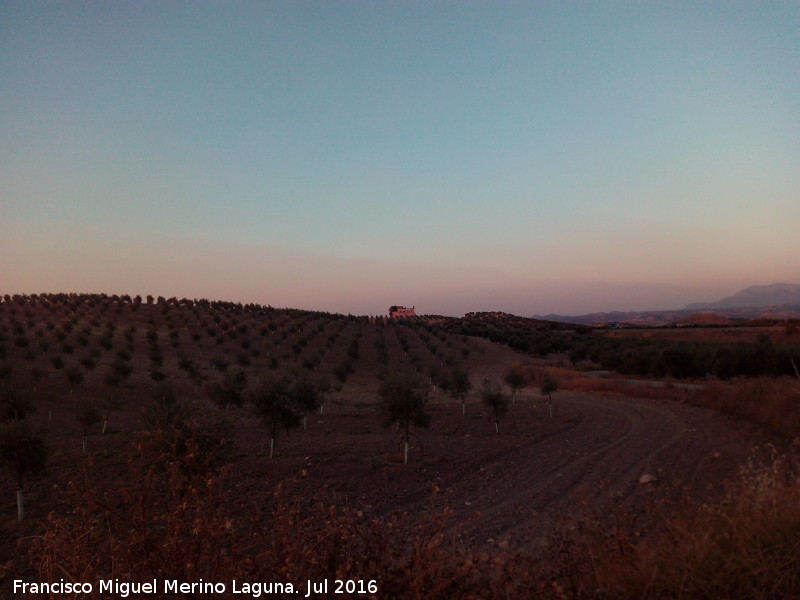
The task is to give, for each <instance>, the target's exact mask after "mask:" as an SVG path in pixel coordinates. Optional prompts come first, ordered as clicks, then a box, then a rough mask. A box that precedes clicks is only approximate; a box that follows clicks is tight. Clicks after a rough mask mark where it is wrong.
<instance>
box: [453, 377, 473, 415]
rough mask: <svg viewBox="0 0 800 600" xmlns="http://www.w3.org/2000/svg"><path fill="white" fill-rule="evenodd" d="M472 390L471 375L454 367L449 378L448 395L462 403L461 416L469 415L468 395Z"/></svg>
mask: <svg viewBox="0 0 800 600" xmlns="http://www.w3.org/2000/svg"><path fill="white" fill-rule="evenodd" d="M471 389H472V384H471V383H470V381H469V375H467V372H466V371H465V370H464V369H463V368H461V367H453V369H452V371H450V375H449V377H448V378H447V393H448V395H449V396H450V397H451V398H454V399H456V400H460V401H461V414H462V415H465V414H467V405H466V400H467V394H469V392H470V390H471Z"/></svg>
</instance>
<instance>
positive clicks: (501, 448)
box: [234, 391, 771, 553]
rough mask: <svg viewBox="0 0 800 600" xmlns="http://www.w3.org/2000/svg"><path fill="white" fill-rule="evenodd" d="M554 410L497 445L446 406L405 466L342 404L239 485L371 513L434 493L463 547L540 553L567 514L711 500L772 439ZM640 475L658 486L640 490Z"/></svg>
mask: <svg viewBox="0 0 800 600" xmlns="http://www.w3.org/2000/svg"><path fill="white" fill-rule="evenodd" d="M556 406H557V414H556V416H555V417H554V418H553V419H550V418H549V417H548V407H547V404H546V403H545V402H542V400H541V398H539V397H536V398H534V397H532V396H529V397H525V398H523V400H522V401H521V402H518V403H517V404H515V405H514V406H513V407H512V409H511V416H510V417H508V418H507V419H506V420H504V421H502V422H501V435H496V434H495V433H494V430H493V427H494V426H493V423H492V422H491V421H490V420H489V418H488V414H485V411H484V408H483V407H482V406H480V405H478V404H472V405H469V406H468V408H467V415H466V416H462V414H461V407H460V405H458V404H453V403H441V404H437V405H435V406H434V407H433V411H434V419H433V422H432V424H431V428H430V429H429V430H423V431H418V432H417V435H418V439H419V440H420V441H421V442H422V444H423V447H424V455H422V457H421V458H420V459H419V460H417V461H416V462H413V463H412V464H410V465H408V466H405V465H402V464H397V463H395V462H392V461H393V460H397V459H399V454H398V453H397V450H398V448H397V443H398V442H399V441H400V434H399V433H397V432H395V431H393V430H388V431H387V430H384V429H383V428H381V427H380V425H379V423H378V416H377V414H376V407H375V406H373V405H370V404H367V403H361V404H360V406H359V407H358V408H354V407H348V406H336V405H333V406H330V407H328V408H326V411H327V414H325V415H323V416H321V417H318V418H317V419H316V420H315V421H314V422H312V424H311V427H310V430H309V431H308V432H303V433H298V434H295V433H293V434H291V435H290V436H289V437H285V438H282V439H281V440H279V444H280V455H279V456H278V457H277V458H276V459H275V460H274V461H269V459H268V458H266V457H263V456H255V457H254V456H250V457H246V456H243V457H242V459H243V460H242V461H240V462H239V463H238V466H237V469H236V471H235V472H234V476H235V477H236V478H237V479H239V478H241V479H240V481H239V482H238V484H239V486H241V487H244V488H246V489H248V490H249V492H250V493H254V494H256V495H258V494H259V493H265V492H268V490H270V489H272V487H273V486H274V484H275V482H276V481H277V480H278V479H284V478H294V479H293V481H294V483H293V485H292V486H291V487H292V489H293V491H294V493H296V494H298V495H299V496H301V497H303V498H306V499H309V500H312V499H313V500H314V501H323V502H325V501H331V502H346V503H347V504H348V505H350V506H355V507H357V508H361V509H363V510H364V511H365V513H367V514H369V515H375V516H380V515H385V514H388V513H389V512H391V511H393V510H400V511H403V512H408V513H410V514H412V515H416V514H419V513H420V512H421V511H423V510H424V509H425V508H426V507H429V506H430V504H431V498H432V490H433V488H434V486H436V487H438V488H439V489H440V490H442V491H444V492H445V498H446V501H447V504H448V506H449V507H450V508H452V509H453V510H454V512H455V514H454V520H453V522H454V524H455V525H456V526H457V527H458V530H459V531H461V532H462V534H463V535H464V537H465V538H466V539H467V540H468V541H470V542H474V543H477V544H478V545H483V544H488V545H495V544H496V545H499V546H500V547H502V548H506V547H507V548H510V549H518V550H523V551H528V552H534V553H535V552H536V551H537V550H538V549H540V548H541V547H543V545H544V544H545V542H546V536H547V533H548V531H549V529H550V528H549V525H552V524H553V523H554V522H556V521H558V520H559V519H560V518H561V517H568V516H577V515H580V514H585V513H586V511H589V510H591V511H594V512H595V514H601V515H602V514H609V512H608V511H611V510H617V509H618V510H621V511H625V512H627V513H628V514H629V515H637V520H638V522H639V523H640V525H642V526H646V524H647V521H648V514H649V512H650V511H652V510H654V507H663V506H664V504H663V501H674V500H678V499H696V500H698V501H699V500H704V499H707V498H709V497H714V496H716V495H718V494H720V493H722V492H723V489H724V482H725V480H726V479H727V478H730V477H732V476H734V475H735V474H736V473H737V471H738V469H739V468H740V467H741V466H742V465H744V464H745V463H746V462H747V460H748V458H749V457H751V456H752V455H753V450H752V449H753V448H754V447H756V446H758V447H760V448H761V449H762V450H761V453H764V452H765V448H766V444H768V443H769V442H770V439H771V438H770V436H768V435H766V434H765V433H764V432H762V431H760V430H759V429H757V428H755V427H750V426H748V425H746V424H743V423H738V422H735V421H733V420H731V419H729V418H727V417H725V416H723V415H719V414H717V413H714V412H713V411H710V410H706V409H701V408H696V407H691V406H686V405H682V404H679V403H673V402H660V401H653V400H637V399H629V398H621V397H603V396H598V395H592V394H582V393H573V392H566V391H565V392H559V393H558V394H556ZM247 429H250V428H249V427H248V428H247ZM247 437H248V438H249V442H247V444H249V445H250V450H251V451H257V449H258V445H263V443H264V442H263V438H262V439H259V438H261V436H260V435H259V430H258V426H257V424H255V423H254V424H253V429H250V435H248V436H247ZM387 459H388V460H387ZM645 474H649V475H652V476H654V477H655V478H656V481H654V482H651V483H640V477H641V476H642V475H645Z"/></svg>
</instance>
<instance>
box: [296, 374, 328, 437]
mask: <svg viewBox="0 0 800 600" xmlns="http://www.w3.org/2000/svg"><path fill="white" fill-rule="evenodd" d="M291 392H292V397H293V399H294V401H295V403H296V404H297V407H298V408H299V409H300V410H302V411H303V431H306V430H307V429H308V413H309V412H313V411H315V410H317V409H318V408H319V406H320V404H321V402H320V392H319V388H318V387H317V385H316V384H315V383H314V382H313V381H311V379H309V378H308V377H300V378H299V379H296V380H295V381H294V383H293V384H292V390H291Z"/></svg>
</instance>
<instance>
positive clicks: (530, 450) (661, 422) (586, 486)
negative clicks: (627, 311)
mask: <svg viewBox="0 0 800 600" xmlns="http://www.w3.org/2000/svg"><path fill="white" fill-rule="evenodd" d="M559 403H560V406H561V408H562V410H563V411H564V412H566V413H567V414H569V415H570V416H572V418H575V426H574V427H570V428H566V429H565V428H560V429H559V430H558V431H557V432H551V433H550V434H549V435H547V436H545V439H542V438H538V439H535V440H531V441H529V442H528V443H527V444H525V446H524V447H521V448H516V449H514V450H515V451H516V452H517V453H518V454H519V455H520V456H521V458H524V460H522V461H521V462H523V464H524V467H523V468H524V470H525V476H524V477H522V478H520V477H512V478H511V480H509V477H508V476H506V477H504V478H501V479H492V478H491V477H489V478H485V481H484V484H485V486H484V489H486V488H489V487H491V488H493V489H494V490H495V491H494V493H490V494H489V498H488V501H483V502H478V503H475V504H476V508H477V509H478V510H479V511H480V514H479V516H477V517H475V518H473V519H471V520H469V522H467V523H465V524H464V534H465V535H466V537H468V538H473V539H474V540H475V541H478V542H481V541H484V540H483V539H482V538H485V537H486V536H491V537H490V538H489V539H493V538H497V537H505V538H506V539H508V538H514V541H515V544H514V546H515V547H517V548H518V549H527V550H531V549H533V548H532V546H535V544H532V543H531V541H535V540H536V539H537V538H538V537H540V536H541V535H542V532H543V530H544V529H545V528H546V524H547V523H548V522H552V520H553V518H554V517H556V516H558V515H562V514H570V513H573V514H574V513H575V512H576V509H577V508H578V505H579V500H580V498H581V497H582V496H584V495H586V496H588V497H591V498H592V502H591V503H590V504H591V505H593V506H594V507H595V508H599V507H600V506H601V505H602V504H603V503H605V502H608V501H609V500H611V499H612V498H615V497H625V496H626V495H628V494H629V493H630V492H631V491H632V489H635V487H636V486H637V485H639V484H638V477H639V476H640V475H641V474H642V473H643V472H645V470H647V468H648V467H649V466H650V464H651V463H652V461H654V460H655V459H656V458H657V457H658V456H660V455H661V454H662V453H664V452H666V451H668V450H670V449H671V448H674V447H675V446H676V445H677V444H678V442H679V441H680V440H681V438H682V437H683V435H684V433H685V429H686V427H685V424H684V422H683V421H681V420H680V419H678V418H677V417H676V416H675V415H674V414H673V413H672V412H671V411H669V410H665V409H661V408H658V407H656V406H652V405H647V404H643V403H641V402H637V401H632V400H629V399H619V398H614V399H608V398H603V397H598V396H591V397H587V396H583V395H579V394H571V395H570V396H569V397H562V398H561V399H560V401H559ZM615 405H616V406H615ZM598 429H599V430H600V431H598ZM558 434H562V435H558ZM598 434H599V435H598ZM566 436H569V437H566ZM508 454H509V452H504V453H502V455H500V454H498V455H495V456H494V457H492V458H493V460H492V461H491V462H496V461H502V460H503V459H505V458H506V457H507V456H508ZM553 457H555V459H554V458H553ZM542 465H546V466H544V467H542ZM484 471H485V472H489V471H492V468H491V464H489V465H488V466H485V467H484ZM497 471H498V472H500V473H508V472H509V470H508V469H507V468H506V469H503V468H498V469H497ZM467 502H469V501H468V500H467Z"/></svg>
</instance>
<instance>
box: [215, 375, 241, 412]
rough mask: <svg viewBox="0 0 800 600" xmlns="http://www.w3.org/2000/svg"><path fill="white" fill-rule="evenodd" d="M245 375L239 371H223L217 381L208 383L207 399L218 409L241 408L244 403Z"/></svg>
mask: <svg viewBox="0 0 800 600" xmlns="http://www.w3.org/2000/svg"><path fill="white" fill-rule="evenodd" d="M246 386H247V373H245V372H244V371H242V370H240V369H231V370H229V371H225V372H224V373H223V374H222V376H220V378H219V380H217V381H212V382H209V383H208V385H207V389H206V391H207V392H208V397H209V399H210V400H211V401H212V402H213V403H214V404H216V405H217V406H219V407H220V408H229V407H232V406H236V407H239V406H242V405H243V404H244V401H245V393H244V392H245V387H246Z"/></svg>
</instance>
